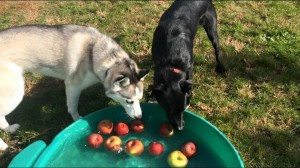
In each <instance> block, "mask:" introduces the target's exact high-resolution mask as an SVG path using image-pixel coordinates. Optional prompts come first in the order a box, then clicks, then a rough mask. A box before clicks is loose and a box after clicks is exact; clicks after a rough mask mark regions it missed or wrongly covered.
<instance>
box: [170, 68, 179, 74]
mask: <svg viewBox="0 0 300 168" xmlns="http://www.w3.org/2000/svg"><path fill="white" fill-rule="evenodd" d="M171 71H172V72H174V73H176V74H180V73H181V70H180V69H177V68H171Z"/></svg>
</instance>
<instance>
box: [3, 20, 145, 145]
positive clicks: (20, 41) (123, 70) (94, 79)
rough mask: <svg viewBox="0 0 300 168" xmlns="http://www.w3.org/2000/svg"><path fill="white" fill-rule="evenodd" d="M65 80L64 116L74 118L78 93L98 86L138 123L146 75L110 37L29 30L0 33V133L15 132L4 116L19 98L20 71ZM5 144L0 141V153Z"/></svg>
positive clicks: (75, 28)
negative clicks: (100, 85)
mask: <svg viewBox="0 0 300 168" xmlns="http://www.w3.org/2000/svg"><path fill="white" fill-rule="evenodd" d="M24 71H29V72H34V73H41V74H43V75H47V76H51V77H55V78H59V79H62V80H64V81H65V87H66V97H67V106H68V112H69V113H70V114H71V116H72V118H73V120H74V121H75V120H77V119H79V118H80V115H79V114H78V109H77V106H78V100H79V96H80V93H81V91H82V90H84V89H85V88H87V87H89V86H91V85H93V84H96V83H98V82H101V83H102V84H103V85H104V89H105V94H106V96H108V97H110V98H112V99H113V100H115V101H117V102H119V103H120V104H121V105H122V106H123V107H124V109H125V111H126V113H127V114H128V115H129V116H130V117H131V118H141V116H142V112H141V108H140V103H139V100H140V99H141V98H142V96H143V79H144V77H145V76H146V75H147V74H148V72H149V71H148V70H146V69H139V68H138V67H137V64H136V63H135V62H134V61H133V60H132V59H130V58H129V56H128V55H127V53H126V52H125V51H124V50H123V49H122V48H121V47H120V46H119V45H118V44H117V43H116V42H115V41H114V40H113V39H111V38H110V37H108V36H106V35H104V34H102V33H100V32H98V31H97V30H96V29H95V28H91V27H86V26H80V25H53V26H49V25H30V26H20V27H13V28H9V29H6V30H3V31H0V128H1V129H3V130H5V131H7V132H15V131H16V130H17V129H18V128H19V125H18V124H13V125H9V124H8V122H7V121H6V119H5V116H6V115H8V114H9V113H10V112H12V111H13V110H14V109H15V108H16V107H17V106H18V104H19V103H20V102H21V100H22V98H23V95H24V78H23V72H24ZM6 147H7V145H6V144H5V143H4V142H3V141H2V139H0V149H2V150H4V149H5V148H6Z"/></svg>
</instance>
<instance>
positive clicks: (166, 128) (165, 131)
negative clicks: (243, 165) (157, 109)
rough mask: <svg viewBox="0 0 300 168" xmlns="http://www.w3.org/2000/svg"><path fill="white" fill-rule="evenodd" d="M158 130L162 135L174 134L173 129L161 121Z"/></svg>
mask: <svg viewBox="0 0 300 168" xmlns="http://www.w3.org/2000/svg"><path fill="white" fill-rule="evenodd" d="M159 130H160V135H161V136H163V137H170V136H172V135H173V134H174V129H173V127H172V126H171V124H169V123H162V124H161V125H160V129H159Z"/></svg>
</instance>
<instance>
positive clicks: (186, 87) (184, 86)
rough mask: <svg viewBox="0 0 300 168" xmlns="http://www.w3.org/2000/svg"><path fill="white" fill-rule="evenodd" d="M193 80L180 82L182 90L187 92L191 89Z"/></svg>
mask: <svg viewBox="0 0 300 168" xmlns="http://www.w3.org/2000/svg"><path fill="white" fill-rule="evenodd" d="M192 86H193V82H192V80H185V81H182V82H181V83H180V87H181V90H182V92H184V93H187V92H189V91H191V90H192Z"/></svg>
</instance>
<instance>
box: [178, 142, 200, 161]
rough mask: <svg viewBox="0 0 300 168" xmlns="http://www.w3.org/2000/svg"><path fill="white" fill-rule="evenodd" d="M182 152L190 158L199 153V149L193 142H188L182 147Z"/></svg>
mask: <svg viewBox="0 0 300 168" xmlns="http://www.w3.org/2000/svg"><path fill="white" fill-rule="evenodd" d="M181 152H182V153H183V154H184V155H185V156H186V157H187V158H190V157H192V156H194V155H195V154H196V152H197V147H196V145H195V144H194V143H193V142H187V143H185V144H183V145H182V147H181Z"/></svg>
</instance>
